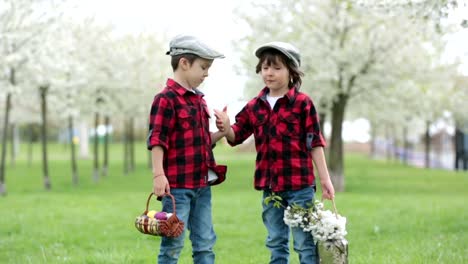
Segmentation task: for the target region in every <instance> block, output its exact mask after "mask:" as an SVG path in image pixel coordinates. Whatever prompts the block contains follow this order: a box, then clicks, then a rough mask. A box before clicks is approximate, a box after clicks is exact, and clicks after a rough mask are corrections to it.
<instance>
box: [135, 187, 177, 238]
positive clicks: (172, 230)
mask: <svg viewBox="0 0 468 264" xmlns="http://www.w3.org/2000/svg"><path fill="white" fill-rule="evenodd" d="M151 196H153V193H151V194H150V195H149V197H148V200H147V202H146V210H145V211H144V212H143V213H142V214H141V215H140V216H137V217H136V220H135V227H136V229H138V231H140V232H141V233H143V234H147V235H153V236H163V237H178V236H180V235H181V234H182V232H183V231H184V222H182V221H181V220H179V218H177V215H176V206H175V199H174V196H172V194H170V193H166V194H164V196H169V197H171V199H172V208H173V212H172V216H170V217H169V218H168V219H167V220H160V219H156V218H149V217H148V216H147V215H146V214H147V213H148V208H149V203H150V200H151Z"/></svg>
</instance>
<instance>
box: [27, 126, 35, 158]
mask: <svg viewBox="0 0 468 264" xmlns="http://www.w3.org/2000/svg"><path fill="white" fill-rule="evenodd" d="M28 127H29V129H28V130H29V131H28V135H29V144H28V145H29V146H28V167H31V165H32V159H33V144H34V131H33V129H34V124H32V123H31V124H29V125H28Z"/></svg>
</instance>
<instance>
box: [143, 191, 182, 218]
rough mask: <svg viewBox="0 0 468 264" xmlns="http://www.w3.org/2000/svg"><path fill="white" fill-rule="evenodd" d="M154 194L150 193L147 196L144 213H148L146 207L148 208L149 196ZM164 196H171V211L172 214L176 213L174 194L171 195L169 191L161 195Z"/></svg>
mask: <svg viewBox="0 0 468 264" xmlns="http://www.w3.org/2000/svg"><path fill="white" fill-rule="evenodd" d="M153 195H155V194H154V193H150V195H149V196H148V200H147V201H146V210H145V214H146V213H148V210H149V209H148V208H149V203H150V201H151V196H153ZM164 196H169V197H171V199H172V211H173V214H176V206H175V199H174V196H172V194H170V193H165V194H163V197H164Z"/></svg>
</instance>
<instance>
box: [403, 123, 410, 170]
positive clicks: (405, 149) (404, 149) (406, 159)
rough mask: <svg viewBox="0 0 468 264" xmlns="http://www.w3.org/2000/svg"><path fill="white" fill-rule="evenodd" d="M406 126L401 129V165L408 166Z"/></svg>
mask: <svg viewBox="0 0 468 264" xmlns="http://www.w3.org/2000/svg"><path fill="white" fill-rule="evenodd" d="M408 143H409V142H408V126H407V125H404V127H403V164H405V165H408V159H409V144H408Z"/></svg>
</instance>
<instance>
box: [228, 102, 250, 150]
mask: <svg viewBox="0 0 468 264" xmlns="http://www.w3.org/2000/svg"><path fill="white" fill-rule="evenodd" d="M231 127H232V130H233V131H234V142H231V141H229V140H228V143H229V145H231V146H236V145H239V144H241V143H242V142H244V141H245V140H246V139H247V138H248V137H250V135H252V133H253V127H252V124H251V123H250V119H249V113H248V108H247V105H246V106H244V108H242V110H241V111H240V112H239V113H238V114H237V115H236V123H234V124H233V125H232V126H231Z"/></svg>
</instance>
